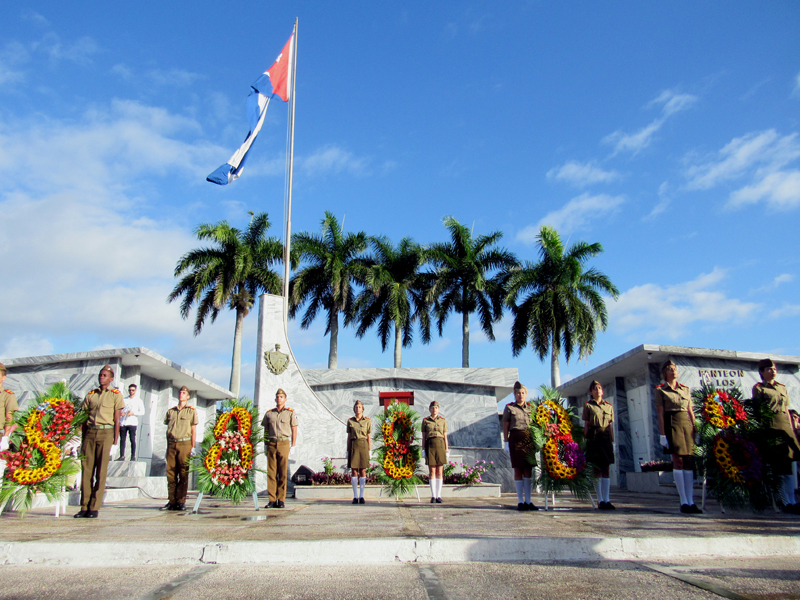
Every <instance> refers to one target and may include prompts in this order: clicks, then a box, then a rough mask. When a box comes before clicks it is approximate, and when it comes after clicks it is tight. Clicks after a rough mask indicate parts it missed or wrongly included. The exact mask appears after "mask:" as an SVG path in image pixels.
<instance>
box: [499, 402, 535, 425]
mask: <svg viewBox="0 0 800 600" xmlns="http://www.w3.org/2000/svg"><path fill="white" fill-rule="evenodd" d="M532 410H533V407H532V406H531V403H530V402H525V403H524V404H523V405H522V406H520V405H519V404H517V403H516V402H512V403H511V404H506V409H505V410H504V411H503V423H508V424H509V429H510V430H511V431H524V430H527V429H528V426H529V425H530V424H531V412H532Z"/></svg>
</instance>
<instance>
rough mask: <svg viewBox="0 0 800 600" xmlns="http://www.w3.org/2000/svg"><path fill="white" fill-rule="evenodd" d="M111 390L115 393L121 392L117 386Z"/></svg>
mask: <svg viewBox="0 0 800 600" xmlns="http://www.w3.org/2000/svg"><path fill="white" fill-rule="evenodd" d="M111 391H112V392H114V393H115V394H121V393H122V392H120V391H119V390H118V389H117V388H114V389H112V390H111Z"/></svg>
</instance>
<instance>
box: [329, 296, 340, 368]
mask: <svg viewBox="0 0 800 600" xmlns="http://www.w3.org/2000/svg"><path fill="white" fill-rule="evenodd" d="M334 310H336V309H334ZM338 348H339V311H338V310H337V311H336V313H335V314H334V315H333V319H332V320H331V349H330V351H329V352H328V368H329V369H335V368H336V354H337V351H338Z"/></svg>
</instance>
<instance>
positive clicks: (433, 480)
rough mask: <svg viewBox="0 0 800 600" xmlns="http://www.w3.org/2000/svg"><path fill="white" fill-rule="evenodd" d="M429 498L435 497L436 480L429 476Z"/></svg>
mask: <svg viewBox="0 0 800 600" xmlns="http://www.w3.org/2000/svg"><path fill="white" fill-rule="evenodd" d="M431 498H436V480H435V479H434V478H433V477H431Z"/></svg>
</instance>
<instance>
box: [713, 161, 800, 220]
mask: <svg viewBox="0 0 800 600" xmlns="http://www.w3.org/2000/svg"><path fill="white" fill-rule="evenodd" d="M761 200H765V201H766V203H767V205H768V206H769V207H770V208H774V209H776V210H791V209H793V208H798V207H800V171H799V170H797V169H792V170H791V171H780V172H778V173H770V174H769V175H765V176H764V178H763V179H761V181H758V182H756V183H754V184H753V185H748V186H745V187H743V188H742V189H740V190H737V191H735V192H734V193H732V194H731V198H730V201H729V202H728V206H729V207H731V208H739V207H741V206H743V205H745V204H756V203H758V202H760V201H761Z"/></svg>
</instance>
